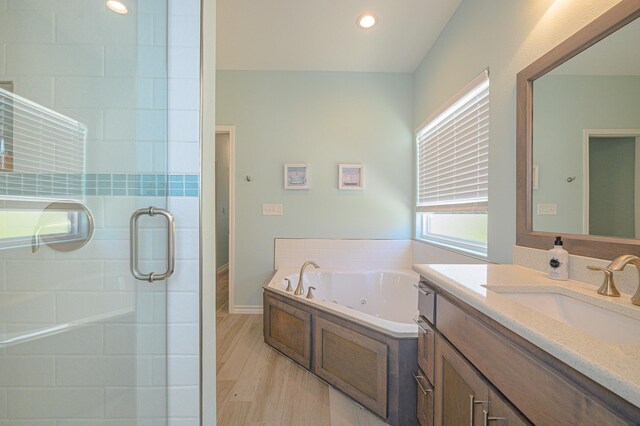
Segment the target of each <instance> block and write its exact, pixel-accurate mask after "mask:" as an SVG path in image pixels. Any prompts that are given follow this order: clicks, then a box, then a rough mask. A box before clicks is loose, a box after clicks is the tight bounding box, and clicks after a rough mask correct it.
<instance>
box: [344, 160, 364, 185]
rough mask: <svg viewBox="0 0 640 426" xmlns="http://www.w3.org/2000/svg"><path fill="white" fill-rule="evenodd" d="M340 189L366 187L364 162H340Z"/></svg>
mask: <svg viewBox="0 0 640 426" xmlns="http://www.w3.org/2000/svg"><path fill="white" fill-rule="evenodd" d="M338 189H364V164H340V168H339V172H338Z"/></svg>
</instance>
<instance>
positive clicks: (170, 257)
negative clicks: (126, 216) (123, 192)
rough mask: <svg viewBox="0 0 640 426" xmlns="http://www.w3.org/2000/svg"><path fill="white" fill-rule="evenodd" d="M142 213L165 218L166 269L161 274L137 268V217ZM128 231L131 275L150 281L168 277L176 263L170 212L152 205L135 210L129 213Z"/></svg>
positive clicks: (172, 219) (173, 221)
mask: <svg viewBox="0 0 640 426" xmlns="http://www.w3.org/2000/svg"><path fill="white" fill-rule="evenodd" d="M144 215H149V216H152V217H153V216H156V215H161V216H164V217H165V218H166V219H167V269H166V271H164V272H163V273H161V274H159V273H156V272H151V273H149V274H144V273H142V272H140V270H139V269H138V219H139V218H140V216H144ZM129 233H130V235H129V236H130V242H131V245H130V251H131V256H130V267H131V275H133V276H134V278H135V279H137V280H141V281H149V282H150V283H152V282H155V281H160V280H166V279H167V278H169V277H170V276H171V275H172V274H173V271H174V269H175V264H176V237H175V236H176V225H175V219H174V218H173V215H172V214H171V212H169V211H168V210H164V209H159V208H156V207H153V206H152V207H148V208H146V209H139V210H136V211H135V212H133V214H132V215H131V220H130V221H129Z"/></svg>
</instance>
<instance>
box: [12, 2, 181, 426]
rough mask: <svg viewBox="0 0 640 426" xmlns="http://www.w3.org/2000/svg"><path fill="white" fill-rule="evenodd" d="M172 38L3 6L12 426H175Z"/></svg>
mask: <svg viewBox="0 0 640 426" xmlns="http://www.w3.org/2000/svg"><path fill="white" fill-rule="evenodd" d="M166 29H167V7H166V1H165V0H151V1H150V0H122V1H120V2H114V1H106V0H57V1H53V0H0V424H5V423H6V424H23V423H24V424H42V425H54V424H55V425H60V424H64V425H93V424H101V425H102V424H119V425H120V424H127V425H129V424H131V425H134V424H135V425H154V426H155V425H159V424H165V423H166V417H167V386H166V380H167V379H166V378H167V374H166V353H167V341H166V336H167V318H166V304H167V303H166V294H167V293H166V281H165V280H163V278H166V276H167V275H168V274H169V272H167V271H169V270H171V269H172V267H171V262H170V260H171V259H170V256H169V255H168V253H169V252H170V249H171V248H172V245H171V241H172V240H171V238H172V233H171V232H170V231H171V230H172V223H171V221H170V220H169V219H171V217H170V215H168V214H167V213H165V209H166V204H167V186H168V183H167V182H168V177H167V173H166V170H167V166H166V165H167V160H166V153H167V69H166V68H167V66H166V63H167V60H166V59H167V43H166V32H167V30H166ZM150 207H153V209H150ZM136 211H137V212H138V213H137V215H136V216H135V220H132V215H134V212H136ZM131 236H134V240H133V241H132V239H131ZM132 243H133V244H132ZM132 246H133V250H131V247H132ZM131 252H133V255H134V257H133V258H132V257H131V256H130V254H131ZM132 270H133V271H134V272H135V273H136V275H137V276H138V278H139V279H136V278H134V275H133V273H132Z"/></svg>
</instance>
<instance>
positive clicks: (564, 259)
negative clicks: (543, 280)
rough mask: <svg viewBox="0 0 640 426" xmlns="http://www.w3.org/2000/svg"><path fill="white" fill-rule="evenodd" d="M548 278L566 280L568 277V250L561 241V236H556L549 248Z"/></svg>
mask: <svg viewBox="0 0 640 426" xmlns="http://www.w3.org/2000/svg"><path fill="white" fill-rule="evenodd" d="M549 278H551V279H554V280H563V281H566V280H568V279H569V252H567V251H566V250H565V249H564V247H563V243H562V237H556V241H555V242H554V243H553V248H552V249H551V250H549Z"/></svg>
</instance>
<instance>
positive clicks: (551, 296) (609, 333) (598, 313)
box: [497, 292, 640, 345]
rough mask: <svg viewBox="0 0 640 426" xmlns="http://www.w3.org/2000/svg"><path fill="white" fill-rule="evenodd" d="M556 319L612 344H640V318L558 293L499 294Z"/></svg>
mask: <svg viewBox="0 0 640 426" xmlns="http://www.w3.org/2000/svg"><path fill="white" fill-rule="evenodd" d="M497 294H499V295H501V296H504V297H507V298H509V299H511V300H513V301H514V302H517V303H519V304H521V305H524V306H526V307H528V308H530V309H532V310H534V311H537V312H539V313H541V314H543V315H546V316H548V317H550V318H553V319H554V320H557V321H560V322H562V323H565V324H567V325H569V326H571V327H575V328H577V329H579V330H580V331H582V332H584V333H586V334H588V335H589V336H591V337H594V338H596V339H598V340H601V341H603V342H607V343H613V344H627V345H637V344H640V319H636V318H632V317H628V316H626V315H622V314H619V313H617V312H613V311H609V310H607V309H604V308H601V307H599V306H596V305H592V304H591V303H588V302H585V301H582V300H578V299H574V298H572V297H569V296H565V295H564V294H559V293H524V292H497Z"/></svg>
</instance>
